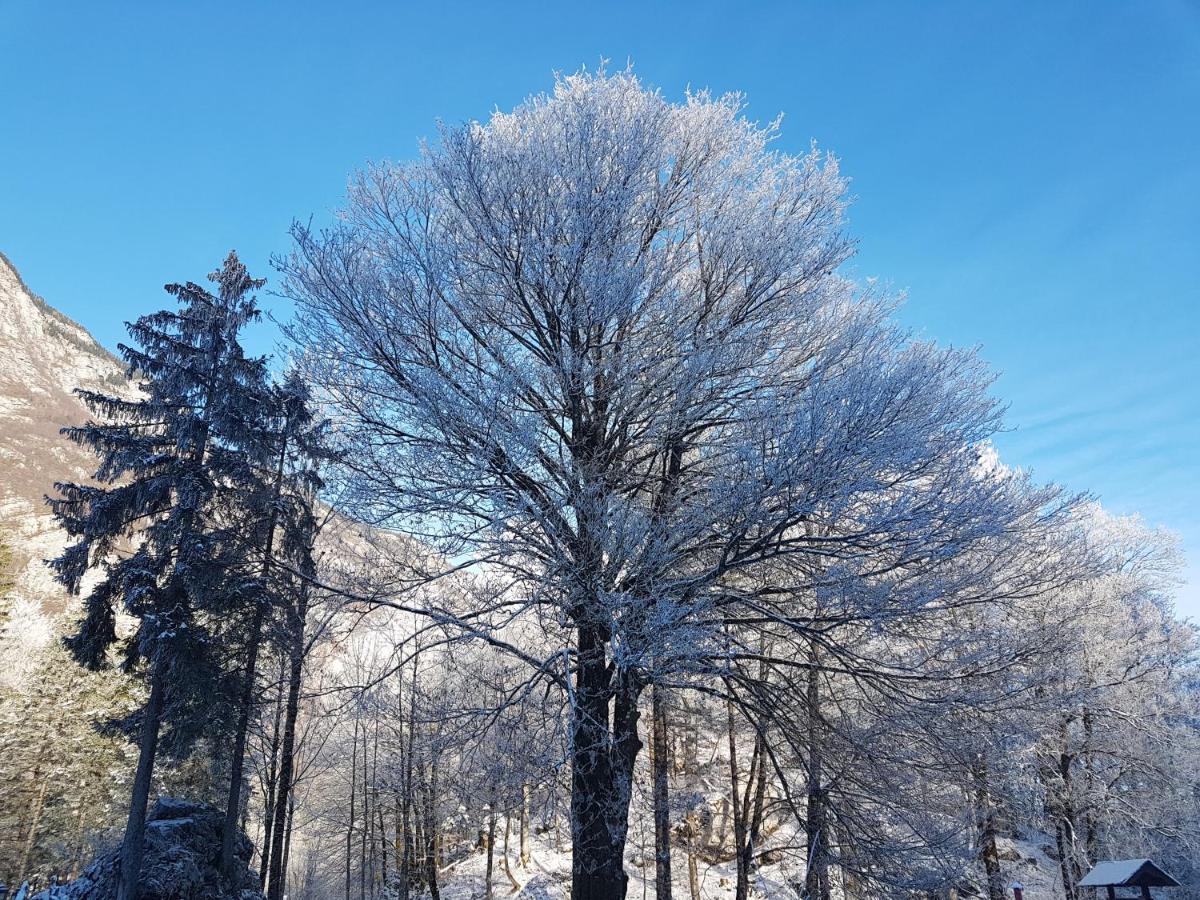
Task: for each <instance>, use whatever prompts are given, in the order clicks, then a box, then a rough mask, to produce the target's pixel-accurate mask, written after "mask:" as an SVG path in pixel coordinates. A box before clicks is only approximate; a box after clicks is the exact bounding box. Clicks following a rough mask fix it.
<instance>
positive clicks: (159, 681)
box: [116, 665, 166, 900]
mask: <svg viewBox="0 0 1200 900" xmlns="http://www.w3.org/2000/svg"><path fill="white" fill-rule="evenodd" d="M163 680H164V679H163V675H162V673H161V672H160V671H158V668H157V665H156V666H155V672H154V675H153V677H152V678H151V679H150V697H149V699H148V700H147V701H146V709H145V711H144V713H143V717H142V736H141V741H140V742H139V746H138V764H137V773H136V774H135V775H134V778H133V792H132V796H131V797H130V801H129V818H128V820H127V821H126V823H125V838H124V840H123V841H122V842H121V870H120V874H119V876H118V879H117V896H116V900H138V876H139V875H140V874H141V871H142V841H143V838H144V836H145V830H146V804H147V803H148V802H149V800H150V782H151V779H152V777H153V775H154V756H155V754H156V753H157V752H158V731H159V727H160V726H161V725H162V712H163V694H164V692H165V691H166V685H164V684H163Z"/></svg>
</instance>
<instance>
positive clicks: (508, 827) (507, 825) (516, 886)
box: [500, 812, 521, 894]
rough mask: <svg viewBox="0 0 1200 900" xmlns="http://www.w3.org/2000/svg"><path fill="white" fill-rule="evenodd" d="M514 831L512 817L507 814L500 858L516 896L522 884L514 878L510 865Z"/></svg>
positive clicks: (505, 815)
mask: <svg viewBox="0 0 1200 900" xmlns="http://www.w3.org/2000/svg"><path fill="white" fill-rule="evenodd" d="M511 831H512V817H511V816H510V815H509V814H508V813H507V812H506V813H505V814H504V853H503V855H502V856H501V857H500V860H501V862H502V863H503V865H504V874H505V875H507V876H508V883H509V884H511V885H512V892H513V893H514V894H515V893H516V892H517V891H519V890H520V889H521V882H519V881H517V879H516V878H514V877H513V873H512V869H511V868H510V867H509V865H508V836H509V833H510V832H511Z"/></svg>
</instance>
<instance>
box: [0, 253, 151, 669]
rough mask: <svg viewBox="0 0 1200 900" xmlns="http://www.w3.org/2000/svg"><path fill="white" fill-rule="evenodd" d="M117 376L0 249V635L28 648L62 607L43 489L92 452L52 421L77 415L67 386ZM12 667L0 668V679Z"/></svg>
mask: <svg viewBox="0 0 1200 900" xmlns="http://www.w3.org/2000/svg"><path fill="white" fill-rule="evenodd" d="M127 384H128V382H127V380H126V378H125V372H124V367H123V366H122V364H121V363H120V361H118V360H117V359H116V357H114V356H113V355H112V354H111V353H109V352H108V351H107V350H105V349H104V348H103V347H101V346H100V344H98V343H97V342H96V339H95V338H93V337H92V336H91V335H90V334H89V333H88V332H87V330H86V329H85V328H83V327H82V326H81V325H79V324H78V323H76V322H73V321H72V320H71V319H69V318H67V317H66V316H64V315H63V314H62V313H60V312H58V311H57V310H56V309H54V308H53V307H51V306H50V305H49V304H47V303H46V301H44V300H43V299H42V298H41V297H39V296H37V295H36V294H34V293H33V292H32V291H31V290H30V289H29V288H28V286H26V284H25V282H24V281H23V280H22V279H21V276H20V274H19V273H18V272H17V269H16V267H15V266H14V265H13V264H12V263H11V262H10V261H9V260H8V258H7V257H5V256H4V255H3V254H0V540H3V541H4V542H5V543H6V544H7V545H8V547H9V549H10V551H11V553H12V557H13V559H12V562H13V565H14V567H15V570H16V571H15V580H16V584H15V587H14V590H13V592H12V595H11V596H10V598H9V600H8V602H7V604H6V605H7V607H8V608H7V615H6V616H3V617H2V618H0V643H7V644H10V645H11V644H13V643H14V642H17V643H19V645H20V646H21V647H24V648H26V649H34V648H36V647H37V645H38V644H39V643H44V641H45V640H48V639H49V637H50V634H51V619H52V618H53V617H56V616H60V615H62V614H63V613H64V612H66V611H67V609H68V605H69V604H68V598H67V596H66V594H65V593H64V592H63V590H62V589H61V588H60V587H59V586H58V584H57V583H56V582H55V581H54V579H53V577H52V575H51V572H50V570H49V569H48V568H47V567H46V566H45V564H44V562H43V560H46V559H49V558H52V557H54V556H56V555H58V553H59V551H61V550H62V548H63V546H64V545H65V543H66V539H67V537H66V534H65V533H64V532H63V531H62V530H61V529H59V528H58V527H56V525H55V523H54V519H53V517H52V516H51V515H50V511H49V509H48V508H47V506H46V503H45V499H44V498H45V496H46V495H47V494H50V493H53V491H54V483H55V482H56V481H64V480H74V481H79V480H86V479H87V478H88V476H89V475H90V474H91V473H92V470H93V469H94V467H95V457H93V456H92V455H91V454H90V453H88V452H87V451H86V450H84V449H83V448H82V447H79V446H77V445H76V444H74V443H72V442H71V441H69V440H67V439H66V438H65V437H63V436H62V435H61V434H60V433H59V429H61V428H62V427H63V426H64V425H68V424H74V423H79V422H82V421H84V420H85V419H86V418H87V415H88V413H87V409H86V408H85V407H84V405H83V403H81V402H80V400H79V399H78V398H77V397H76V396H75V395H74V393H73V391H74V389H75V388H77V387H83V388H89V389H93V390H107V391H110V392H113V391H118V392H119V391H122V390H124V389H125V388H126V385H127ZM5 620H7V621H5ZM7 649H9V650H12V647H11V646H10V647H9V648H7ZM4 655H5V656H6V657H8V658H10V659H12V658H14V657H16V658H20V657H22V656H25V655H26V654H12V653H9V654H4ZM19 675H20V673H19V672H11V671H10V672H5V673H0V679H6V678H16V677H19Z"/></svg>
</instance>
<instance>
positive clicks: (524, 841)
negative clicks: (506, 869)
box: [517, 781, 529, 869]
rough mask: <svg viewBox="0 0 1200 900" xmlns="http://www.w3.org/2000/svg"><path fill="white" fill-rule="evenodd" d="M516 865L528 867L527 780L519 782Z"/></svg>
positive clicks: (523, 867)
mask: <svg viewBox="0 0 1200 900" xmlns="http://www.w3.org/2000/svg"><path fill="white" fill-rule="evenodd" d="M517 865H519V866H520V867H521V868H522V869H526V868H528V867H529V782H528V781H523V782H521V855H520V857H519V858H518V860H517Z"/></svg>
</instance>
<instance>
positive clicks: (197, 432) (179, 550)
mask: <svg viewBox="0 0 1200 900" xmlns="http://www.w3.org/2000/svg"><path fill="white" fill-rule="evenodd" d="M209 279H210V281H212V282H213V283H214V284H215V285H216V291H215V292H210V291H209V290H207V289H205V288H204V287H201V286H200V285H197V284H194V283H192V282H188V283H186V284H171V285H167V287H166V290H167V291H168V292H169V293H170V294H172V295H174V296H175V297H176V298H177V300H178V308H177V309H175V310H162V311H160V312H156V313H152V314H150V315H146V316H143V317H141V318H140V319H138V320H137V321H136V322H134V323H132V324H131V325H129V332H130V335H131V336H132V338H133V341H134V343H135V344H136V346H127V345H121V347H120V350H121V353H122V355H123V356H124V358H125V361H126V363H127V364H128V367H129V375H130V376H131V377H134V378H136V379H137V381H138V392H137V393H136V394H133V395H110V394H101V393H97V392H93V391H82V390H81V391H79V392H78V393H79V396H80V397H81V398H82V399H83V400H84V401H85V402H86V403H87V405H88V406H89V407H90V409H91V410H92V411H93V413H94V415H96V417H97V418H96V420H94V421H90V422H88V423H87V424H85V425H81V426H78V427H71V428H67V429H64V433H65V434H67V436H68V437H70V438H71V439H72V440H74V441H76V442H77V443H79V444H81V445H83V446H85V447H88V448H89V449H91V450H93V451H94V452H95V453H96V455H97V456H98V457H99V464H98V466H97V469H96V474H95V482H94V483H90V484H59V485H57V486H56V487H57V488H58V490H59V492H60V496H59V497H57V498H54V499H52V500H51V501H50V504H51V507H52V509H53V511H54V513H55V515H56V516H57V518H58V520H59V522H60V523H61V524H62V526H63V527H64V528H65V529H66V531H67V533H68V534H69V535H71V537H72V538H73V539H74V543H72V544H71V545H70V546H69V547H68V548H67V549H66V551H65V552H64V553H63V554H62V555H61V556H60V557H59V558H58V559H56V560H55V561H54V562H53V563H52V565H53V567H54V569H55V571H56V573H57V575H58V577H59V579H60V580H61V581H62V582H63V584H65V585H66V587H67V588H68V589H69V590H70V591H72V592H78V591H79V590H80V588H81V587H82V586H83V578H84V575H85V574H86V573H87V572H88V571H89V570H91V569H100V570H101V574H100V578H99V581H98V582H97V583H96V584H95V585H94V586H93V587H92V588H91V590H90V593H89V594H88V597H87V600H86V607H85V609H86V611H85V615H84V618H83V619H82V621H81V622H80V624H79V628H78V631H77V632H76V633H75V634H74V635H73V636H72V637H71V638H69V640H68V645H69V647H70V649H71V650H72V651H73V653H74V655H75V657H76V659H78V660H79V661H80V662H81V663H83V664H84V665H86V666H88V667H90V668H100V667H102V666H104V665H105V664H106V663H107V662H108V661H109V657H110V652H109V651H110V649H111V648H113V646H114V645H115V644H117V643H118V635H119V629H118V613H124V614H127V615H129V616H131V617H133V618H134V619H135V620H136V623H137V627H136V632H135V633H134V634H133V635H132V636H131V637H130V639H129V640H128V641H127V642H125V660H124V662H125V665H126V666H127V667H128V668H129V669H131V670H137V671H140V672H143V673H144V675H145V678H146V680H147V682H148V686H149V696H148V698H147V701H146V704H145V706H144V708H143V709H141V710H140V711H139V715H138V721H137V725H138V728H139V731H140V737H139V757H138V765H137V772H136V775H135V778H134V781H133V789H132V797H131V800H130V806H129V816H128V822H127V825H126V830H125V838H124V842H123V844H122V857H121V879H120V900H136V891H137V873H138V871H139V868H140V859H141V852H142V834H143V826H144V823H145V815H146V804H147V799H148V797H149V793H150V787H151V778H152V775H153V770H154V761H155V756H156V754H157V752H158V749H159V743H160V740H159V738H160V731H161V727H162V725H163V724H164V723H167V724H169V725H170V726H171V737H172V741H173V743H174V744H175V745H176V746H179V745H183V744H186V743H187V742H188V740H189V739H190V738H191V737H192V736H194V735H195V734H196V733H197V731H198V730H199V729H201V728H203V729H205V730H207V731H209V732H210V733H211V731H212V730H213V729H214V728H219V727H220V722H221V718H222V715H223V710H224V709H227V708H228V706H230V705H232V704H226V703H222V702H221V700H222V698H223V697H224V698H228V694H229V686H228V685H226V684H225V680H226V679H225V677H224V672H223V668H222V666H221V665H220V660H219V657H218V653H217V648H216V646H215V642H214V633H213V629H214V628H215V627H218V626H220V625H221V624H222V623H223V622H225V621H226V620H227V619H228V617H230V616H231V615H233V614H236V613H237V612H239V611H241V610H242V609H244V608H245V606H246V597H247V595H248V594H253V593H255V592H257V590H258V586H257V582H256V579H255V578H254V577H253V576H254V572H253V571H252V569H251V568H249V563H250V560H249V559H248V557H247V553H248V550H247V542H246V541H245V540H244V538H243V529H244V526H245V522H246V518H247V510H246V508H245V506H246V500H247V498H248V497H250V496H252V495H253V491H254V488H255V485H256V476H255V462H256V459H255V456H254V451H255V449H256V448H257V446H258V441H257V430H258V416H259V409H260V401H261V400H262V399H263V398H264V396H265V392H266V387H265V386H266V364H265V361H264V360H263V359H260V358H250V357H247V356H246V355H245V354H244V352H243V351H242V348H241V345H240V343H239V335H240V332H241V330H242V328H243V327H244V326H245V325H246V324H247V323H249V322H251V321H253V320H254V319H255V318H257V316H258V309H257V306H256V303H255V299H254V296H253V294H252V292H253V291H254V290H255V289H256V288H259V287H261V286H262V284H263V282H262V281H258V280H255V279H253V278H251V277H250V275H249V274H248V273H247V272H246V268H245V266H243V265H242V263H241V262H240V261H239V260H238V258H237V256H236V255H235V254H233V253H230V254H229V256H228V258H227V259H226V260H225V262H224V264H223V265H222V266H221V268H220V269H218V270H217V271H216V272H214V273H212V274H211V275H210V276H209ZM210 736H211V735H210Z"/></svg>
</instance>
